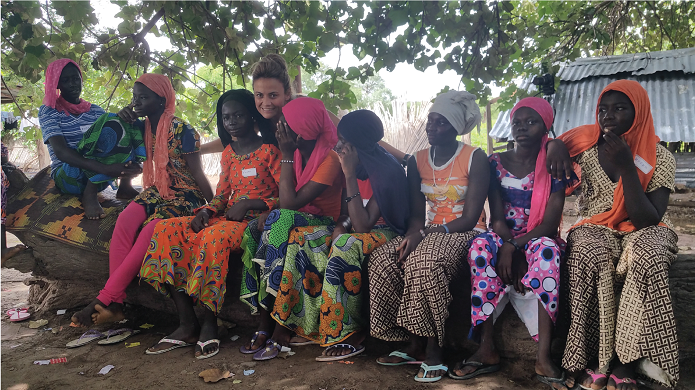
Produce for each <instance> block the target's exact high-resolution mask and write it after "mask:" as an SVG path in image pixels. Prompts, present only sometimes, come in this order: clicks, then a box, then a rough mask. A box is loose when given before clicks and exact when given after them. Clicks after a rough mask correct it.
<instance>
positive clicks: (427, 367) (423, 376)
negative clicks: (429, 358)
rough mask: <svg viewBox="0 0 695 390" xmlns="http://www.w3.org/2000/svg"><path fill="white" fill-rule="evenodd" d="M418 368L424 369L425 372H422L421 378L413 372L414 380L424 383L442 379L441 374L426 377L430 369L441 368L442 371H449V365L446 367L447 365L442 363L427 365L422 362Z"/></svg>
mask: <svg viewBox="0 0 695 390" xmlns="http://www.w3.org/2000/svg"><path fill="white" fill-rule="evenodd" d="M420 368H422V369H423V370H425V372H424V373H423V374H422V378H420V377H419V376H417V374H415V381H416V382H426V383H432V382H437V381H439V380H441V379H442V377H443V375H440V376H435V377H432V378H428V377H427V374H428V373H429V372H430V371H437V370H442V371H444V372H445V373H446V372H447V371H449V367H447V366H445V365H443V364H438V365H436V366H429V365H427V363H422V364H420Z"/></svg>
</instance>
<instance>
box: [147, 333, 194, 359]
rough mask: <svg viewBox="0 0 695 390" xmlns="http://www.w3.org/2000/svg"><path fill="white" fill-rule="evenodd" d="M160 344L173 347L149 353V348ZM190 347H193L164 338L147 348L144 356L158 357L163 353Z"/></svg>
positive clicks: (183, 342)
mask: <svg viewBox="0 0 695 390" xmlns="http://www.w3.org/2000/svg"><path fill="white" fill-rule="evenodd" d="M162 343H166V344H174V345H172V346H171V347H169V348H167V349H162V350H159V351H150V348H153V347H156V346H157V345H159V344H162ZM191 345H193V344H188V343H187V342H185V341H181V340H174V339H168V338H166V337H165V338H163V339H161V340H159V341H158V342H157V344H155V345H153V346H152V347H150V348H147V349H146V350H145V354H146V355H159V354H160V353H165V352H169V351H173V350H175V349H177V348H183V347H190V346H191Z"/></svg>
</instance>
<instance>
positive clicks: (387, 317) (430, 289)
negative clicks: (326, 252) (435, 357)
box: [369, 225, 481, 346]
mask: <svg viewBox="0 0 695 390" xmlns="http://www.w3.org/2000/svg"><path fill="white" fill-rule="evenodd" d="M434 226H435V225H432V227H434ZM480 233H481V232H480V231H473V230H471V231H467V232H464V233H450V234H447V233H430V234H428V235H427V237H425V239H423V240H422V241H421V242H420V244H419V245H418V246H417V248H416V249H415V250H414V251H413V252H411V253H410V255H409V256H408V259H407V260H406V261H405V266H404V270H403V271H401V269H400V268H398V265H397V261H398V253H397V252H396V248H398V246H399V245H400V243H401V241H403V237H401V236H399V237H396V238H394V239H393V240H391V241H389V242H388V243H386V244H385V245H382V246H380V247H379V248H377V249H376V250H375V251H374V253H372V255H371V257H370V260H369V306H370V307H369V313H370V330H371V334H372V336H374V337H376V338H379V339H382V340H386V341H405V340H408V337H409V333H412V334H415V335H417V336H422V337H436V338H437V340H438V342H439V345H440V346H443V345H444V322H445V321H446V319H447V318H448V317H449V304H450V303H451V301H452V299H453V298H452V295H451V292H450V291H449V284H450V283H451V281H452V280H454V279H456V278H458V277H460V276H461V275H463V273H464V272H466V270H467V269H468V263H467V261H466V258H467V255H468V247H469V246H468V243H469V242H470V241H471V239H473V237H475V236H476V235H478V234H480Z"/></svg>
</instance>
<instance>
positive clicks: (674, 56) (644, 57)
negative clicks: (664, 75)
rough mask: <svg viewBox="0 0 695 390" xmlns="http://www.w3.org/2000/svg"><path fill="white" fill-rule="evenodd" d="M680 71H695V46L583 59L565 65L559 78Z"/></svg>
mask: <svg viewBox="0 0 695 390" xmlns="http://www.w3.org/2000/svg"><path fill="white" fill-rule="evenodd" d="M676 71H682V72H684V73H695V48H688V49H680V50H669V51H656V52H651V53H637V54H624V55H619V56H605V57H592V58H580V59H577V60H575V61H573V62H571V63H569V64H566V65H564V66H563V67H562V68H561V69H560V71H559V72H558V74H557V77H559V78H560V79H562V80H563V81H577V80H582V79H585V78H587V77H596V76H611V75H615V74H618V73H624V72H628V73H630V74H631V75H633V76H639V75H650V74H654V73H657V72H676Z"/></svg>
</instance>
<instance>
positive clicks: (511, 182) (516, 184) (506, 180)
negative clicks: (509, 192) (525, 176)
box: [500, 176, 523, 190]
mask: <svg viewBox="0 0 695 390" xmlns="http://www.w3.org/2000/svg"><path fill="white" fill-rule="evenodd" d="M500 184H502V187H506V188H516V189H517V190H521V189H523V186H522V184H521V179H515V178H513V177H509V176H505V177H503V178H502V181H501V182H500Z"/></svg>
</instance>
